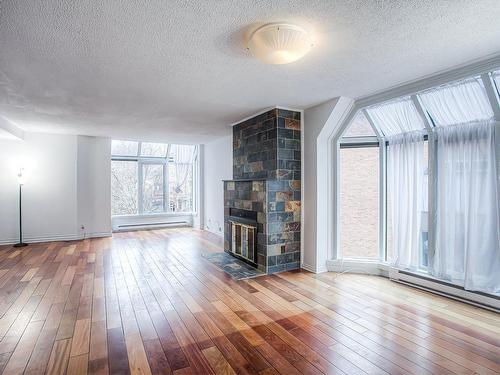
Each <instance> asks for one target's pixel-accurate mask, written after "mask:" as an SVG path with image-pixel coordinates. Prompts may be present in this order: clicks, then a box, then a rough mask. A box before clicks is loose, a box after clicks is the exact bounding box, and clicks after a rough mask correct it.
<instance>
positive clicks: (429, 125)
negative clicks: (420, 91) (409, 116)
mask: <svg viewBox="0 0 500 375" xmlns="http://www.w3.org/2000/svg"><path fill="white" fill-rule="evenodd" d="M410 98H411V100H412V101H413V105H415V108H416V109H417V112H418V114H419V115H420V117H421V118H422V121H423V122H424V125H425V128H426V129H427V131H428V132H430V131H432V129H433V128H434V126H433V125H432V121H431V119H430V117H429V115H428V114H427V111H425V110H424V107H422V103H420V99H419V98H418V96H417V95H411V96H410Z"/></svg>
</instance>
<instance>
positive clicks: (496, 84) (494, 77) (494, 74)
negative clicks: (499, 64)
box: [491, 70, 500, 95]
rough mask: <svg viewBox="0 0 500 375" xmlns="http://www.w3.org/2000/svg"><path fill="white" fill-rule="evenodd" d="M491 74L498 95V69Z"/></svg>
mask: <svg viewBox="0 0 500 375" xmlns="http://www.w3.org/2000/svg"><path fill="white" fill-rule="evenodd" d="M491 75H492V76H493V80H494V81H495V86H496V87H497V92H498V95H500V70H497V71H496V72H493V73H492V74H491Z"/></svg>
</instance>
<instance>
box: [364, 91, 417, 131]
mask: <svg viewBox="0 0 500 375" xmlns="http://www.w3.org/2000/svg"><path fill="white" fill-rule="evenodd" d="M367 111H368V113H369V115H370V117H371V119H372V121H373V122H374V123H375V126H376V127H378V128H379V129H380V130H381V131H382V133H384V135H385V136H391V135H397V134H401V133H407V132H411V131H414V130H422V129H425V125H424V123H423V121H422V119H421V118H420V115H419V114H418V112H417V109H416V108H415V105H414V104H413V101H412V100H411V98H409V97H406V98H402V99H398V100H397V101H393V102H388V103H384V104H381V105H378V106H376V107H371V108H369V109H367Z"/></svg>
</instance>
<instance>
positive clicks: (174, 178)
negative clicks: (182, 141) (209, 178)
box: [111, 140, 197, 215]
mask: <svg viewBox="0 0 500 375" xmlns="http://www.w3.org/2000/svg"><path fill="white" fill-rule="evenodd" d="M196 150H197V148H196V146H193V145H175V144H165V143H152V142H133V141H119V140H113V141H112V144H111V154H112V155H111V214H112V215H137V214H155V213H163V212H183V213H189V212H193V210H194V207H193V194H194V188H193V184H194V166H195V161H196Z"/></svg>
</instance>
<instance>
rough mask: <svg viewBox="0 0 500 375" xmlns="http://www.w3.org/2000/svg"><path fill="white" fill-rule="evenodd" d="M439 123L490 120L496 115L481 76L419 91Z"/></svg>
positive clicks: (433, 117)
mask: <svg viewBox="0 0 500 375" xmlns="http://www.w3.org/2000/svg"><path fill="white" fill-rule="evenodd" d="M418 96H419V97H420V100H421V101H422V105H423V106H424V108H425V109H426V110H427V112H428V113H429V115H430V116H431V118H432V120H433V121H434V123H435V124H436V125H437V126H448V125H455V124H463V123H466V122H472V121H480V120H488V119H490V118H492V117H493V110H492V109H491V105H490V102H489V100H488V95H487V94H486V89H485V88H484V86H483V81H482V80H481V79H480V78H469V79H466V80H463V81H459V82H454V83H451V84H448V85H444V86H441V87H437V88H434V89H431V90H428V91H425V92H423V93H421V94H419V95H418Z"/></svg>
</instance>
